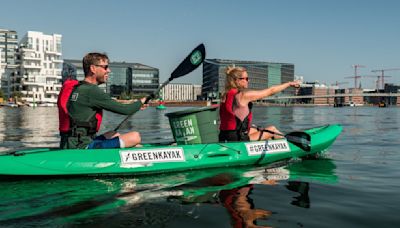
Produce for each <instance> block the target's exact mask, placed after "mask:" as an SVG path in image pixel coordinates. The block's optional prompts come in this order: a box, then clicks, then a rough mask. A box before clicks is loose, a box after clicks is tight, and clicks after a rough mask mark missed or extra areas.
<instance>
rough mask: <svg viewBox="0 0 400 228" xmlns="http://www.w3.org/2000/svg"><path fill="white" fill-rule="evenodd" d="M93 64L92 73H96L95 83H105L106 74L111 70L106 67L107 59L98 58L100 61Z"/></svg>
mask: <svg viewBox="0 0 400 228" xmlns="http://www.w3.org/2000/svg"><path fill="white" fill-rule="evenodd" d="M94 66H95V71H94V74H95V75H96V81H97V84H98V85H100V84H103V83H105V82H106V81H107V79H108V74H109V73H110V72H111V70H110V68H109V67H108V61H107V60H100V63H99V64H96V65H94Z"/></svg>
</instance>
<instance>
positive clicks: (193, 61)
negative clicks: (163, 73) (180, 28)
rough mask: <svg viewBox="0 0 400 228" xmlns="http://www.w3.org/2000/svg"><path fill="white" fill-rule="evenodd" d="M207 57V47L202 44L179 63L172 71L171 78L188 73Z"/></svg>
mask: <svg viewBox="0 0 400 228" xmlns="http://www.w3.org/2000/svg"><path fill="white" fill-rule="evenodd" d="M205 58H206V48H205V47H204V44H200V45H199V46H197V47H196V48H195V49H193V51H192V52H191V53H190V54H189V55H188V56H187V57H186V58H185V59H184V60H183V61H182V62H181V64H179V66H178V67H177V68H176V69H175V70H174V71H173V72H172V74H171V77H170V78H169V80H170V81H171V80H172V79H175V78H179V77H180V76H183V75H186V74H188V73H190V72H192V71H193V70H195V69H196V68H197V67H199V66H200V64H201V63H202V62H203V61H204V59H205Z"/></svg>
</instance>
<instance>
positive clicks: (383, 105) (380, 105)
mask: <svg viewBox="0 0 400 228" xmlns="http://www.w3.org/2000/svg"><path fill="white" fill-rule="evenodd" d="M386 106H387V105H386V103H385V102H383V101H382V102H379V104H378V107H379V108H385V107H386Z"/></svg>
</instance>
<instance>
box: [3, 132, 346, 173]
mask: <svg viewBox="0 0 400 228" xmlns="http://www.w3.org/2000/svg"><path fill="white" fill-rule="evenodd" d="M341 131H342V127H341V126H340V125H327V126H322V127H317V128H312V129H308V130H305V131H304V132H306V133H308V134H310V136H311V150H310V151H304V150H302V149H301V148H299V147H297V146H295V145H293V144H292V143H290V142H288V141H287V140H286V139H276V140H268V141H252V142H232V143H210V144H192V145H171V146H165V145H164V146H162V145H150V144H149V145H144V146H143V147H135V148H124V149H96V150H82V149H72V150H61V149H55V148H53V149H52V148H43V149H42V148H39V149H38V148H36V149H30V150H22V151H16V152H13V153H8V154H3V155H0V176H3V177H4V176H76V175H79V176H81V175H143V174H155V173H164V172H176V171H182V170H192V169H204V168H215V167H232V166H243V165H262V164H269V163H273V162H276V161H280V160H285V159H291V158H301V157H305V156H312V155H315V154H318V153H322V152H324V151H325V150H326V149H328V148H329V146H331V145H332V143H333V142H334V141H335V139H336V138H337V137H338V136H339V135H340V133H341Z"/></svg>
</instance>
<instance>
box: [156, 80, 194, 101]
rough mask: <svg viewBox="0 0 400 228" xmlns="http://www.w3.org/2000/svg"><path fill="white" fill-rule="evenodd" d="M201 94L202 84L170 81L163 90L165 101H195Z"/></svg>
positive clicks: (162, 95) (162, 94) (162, 96)
mask: <svg viewBox="0 0 400 228" xmlns="http://www.w3.org/2000/svg"><path fill="white" fill-rule="evenodd" d="M200 95H201V85H195V84H189V83H170V84H168V85H166V86H165V87H164V88H162V90H161V98H162V99H163V100H164V101H195V100H197V99H198V97H199V96H200Z"/></svg>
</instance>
